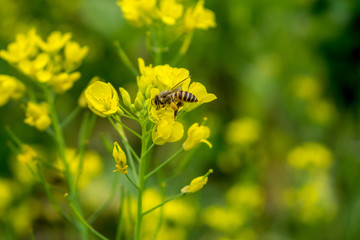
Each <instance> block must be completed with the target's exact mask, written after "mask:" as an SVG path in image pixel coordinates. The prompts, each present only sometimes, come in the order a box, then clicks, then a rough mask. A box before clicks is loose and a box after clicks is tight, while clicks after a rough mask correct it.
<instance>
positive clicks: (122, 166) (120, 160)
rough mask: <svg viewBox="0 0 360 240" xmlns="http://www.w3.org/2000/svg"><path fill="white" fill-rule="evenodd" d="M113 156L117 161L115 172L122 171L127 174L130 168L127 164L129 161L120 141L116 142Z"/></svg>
mask: <svg viewBox="0 0 360 240" xmlns="http://www.w3.org/2000/svg"><path fill="white" fill-rule="evenodd" d="M113 157H114V159H115V162H116V165H115V167H116V168H117V169H116V170H114V172H120V173H124V174H127V173H128V170H127V167H128V165H126V162H127V160H126V155H125V153H124V151H123V150H122V149H121V147H120V146H119V144H118V142H114V149H113Z"/></svg>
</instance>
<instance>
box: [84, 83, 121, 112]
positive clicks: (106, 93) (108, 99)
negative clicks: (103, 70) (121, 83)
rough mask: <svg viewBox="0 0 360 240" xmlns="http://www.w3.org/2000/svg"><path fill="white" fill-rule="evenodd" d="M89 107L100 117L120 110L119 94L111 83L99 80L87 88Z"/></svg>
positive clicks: (86, 95)
mask: <svg viewBox="0 0 360 240" xmlns="http://www.w3.org/2000/svg"><path fill="white" fill-rule="evenodd" d="M85 98H86V101H87V103H88V107H89V108H90V110H91V111H93V112H94V113H95V114H97V115H99V116H100V117H106V116H110V115H113V114H115V113H116V112H117V111H119V96H118V94H117V92H116V90H115V89H114V87H113V86H112V85H111V83H104V82H101V81H97V82H95V83H93V84H91V85H90V86H88V87H87V88H86V90H85Z"/></svg>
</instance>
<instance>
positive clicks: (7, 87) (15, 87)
mask: <svg viewBox="0 0 360 240" xmlns="http://www.w3.org/2000/svg"><path fill="white" fill-rule="evenodd" d="M24 91H25V85H24V84H23V83H22V82H20V81H19V80H17V79H16V78H13V77H11V76H8V75H0V107H1V106H3V105H5V104H6V103H7V102H8V101H9V100H10V99H18V98H20V97H22V95H23V93H24Z"/></svg>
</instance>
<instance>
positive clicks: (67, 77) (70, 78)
mask: <svg viewBox="0 0 360 240" xmlns="http://www.w3.org/2000/svg"><path fill="white" fill-rule="evenodd" d="M80 77H81V74H80V73H79V72H74V73H70V74H68V73H65V72H64V73H60V74H58V75H56V76H54V77H53V78H52V79H51V81H50V83H49V84H50V85H52V86H54V90H55V92H56V93H64V92H65V91H67V90H68V89H70V88H71V87H72V86H73V84H74V82H76V81H77V80H78V79H79V78H80Z"/></svg>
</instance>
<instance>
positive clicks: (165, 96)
mask: <svg viewBox="0 0 360 240" xmlns="http://www.w3.org/2000/svg"><path fill="white" fill-rule="evenodd" d="M188 78H190V76H188V77H187V78H185V79H184V80H181V81H180V82H178V83H177V84H176V85H175V86H173V87H172V88H171V90H165V91H162V92H161V93H159V94H158V95H156V96H155V97H154V98H153V99H151V104H152V105H154V106H155V107H156V110H159V109H160V108H163V107H165V106H166V105H170V106H171V108H172V109H174V118H175V119H176V116H177V114H178V111H179V108H180V107H182V106H184V102H197V101H198V99H197V98H196V97H195V95H194V94H192V93H189V92H187V91H182V90H181V88H180V87H178V86H179V85H180V84H181V83H183V82H184V81H185V80H186V79H188Z"/></svg>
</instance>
